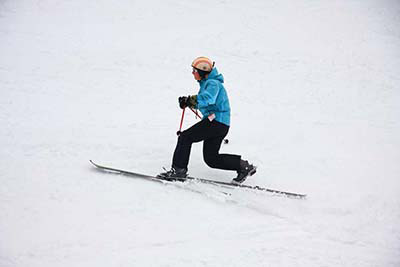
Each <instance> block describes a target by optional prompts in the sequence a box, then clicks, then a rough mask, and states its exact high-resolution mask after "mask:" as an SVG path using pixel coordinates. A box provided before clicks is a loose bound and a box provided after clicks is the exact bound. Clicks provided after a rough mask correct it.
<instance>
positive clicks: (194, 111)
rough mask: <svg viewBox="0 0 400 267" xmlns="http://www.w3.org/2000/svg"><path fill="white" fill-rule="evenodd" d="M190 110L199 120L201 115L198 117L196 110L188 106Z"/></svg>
mask: <svg viewBox="0 0 400 267" xmlns="http://www.w3.org/2000/svg"><path fill="white" fill-rule="evenodd" d="M190 110H191V111H192V112H193V113H194V114H195V115H196V118H199V119H200V120H201V117H200V115H199V113H198V112H197V110H194V109H193V108H190Z"/></svg>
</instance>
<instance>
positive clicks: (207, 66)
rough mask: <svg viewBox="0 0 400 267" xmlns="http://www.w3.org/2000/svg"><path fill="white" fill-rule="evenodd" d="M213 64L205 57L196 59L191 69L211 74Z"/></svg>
mask: <svg viewBox="0 0 400 267" xmlns="http://www.w3.org/2000/svg"><path fill="white" fill-rule="evenodd" d="M214 64H215V62H212V61H211V60H210V59H209V58H206V57H198V58H196V59H195V60H193V62H192V67H193V68H195V69H197V70H201V71H205V72H211V71H212V68H213V67H214Z"/></svg>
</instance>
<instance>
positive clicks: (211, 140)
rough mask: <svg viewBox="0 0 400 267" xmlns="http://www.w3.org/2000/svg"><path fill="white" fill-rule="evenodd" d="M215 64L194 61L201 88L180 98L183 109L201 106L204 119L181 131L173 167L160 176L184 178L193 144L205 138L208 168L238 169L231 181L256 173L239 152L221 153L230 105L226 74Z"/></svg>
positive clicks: (198, 60) (204, 150) (207, 61)
mask: <svg viewBox="0 0 400 267" xmlns="http://www.w3.org/2000/svg"><path fill="white" fill-rule="evenodd" d="M214 65H215V62H213V61H211V60H210V59H209V58H207V57H198V58H196V59H195V60H194V61H193V62H192V68H193V69H192V74H193V76H194V79H195V80H197V81H198V83H199V84H200V90H199V92H198V94H197V95H191V96H190V95H189V96H181V97H179V98H178V101H179V106H180V108H182V109H185V108H186V107H189V108H191V109H199V110H200V112H201V113H202V115H203V119H202V120H201V121H200V122H198V123H196V124H195V125H193V126H192V127H190V128H189V129H187V130H185V131H183V132H181V133H180V135H179V138H178V142H177V144H176V148H175V151H174V155H173V158H172V167H171V170H169V171H166V172H164V173H160V174H159V175H158V176H159V177H162V178H165V179H171V180H185V178H186V177H187V171H188V164H189V157H190V151H191V147H192V144H193V143H197V142H200V141H203V158H204V161H205V163H206V164H207V165H208V166H209V167H211V168H216V169H222V170H231V171H236V172H237V177H236V178H234V179H233V180H232V183H236V184H239V183H242V182H244V181H245V180H246V178H247V177H248V176H251V175H253V174H254V173H255V172H256V167H255V166H253V165H252V164H250V163H249V162H248V161H247V160H243V159H242V158H241V156H240V155H231V154H219V149H220V147H221V144H222V141H223V140H224V138H225V136H226V135H227V134H228V131H229V127H230V105H229V99H228V95H227V92H226V90H225V87H224V85H223V83H224V77H223V76H222V74H220V73H218V70H217V68H216V67H215V66H214Z"/></svg>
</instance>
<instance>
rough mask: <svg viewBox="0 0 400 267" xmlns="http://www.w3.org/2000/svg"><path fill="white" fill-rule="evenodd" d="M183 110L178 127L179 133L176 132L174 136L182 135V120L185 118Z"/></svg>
mask: <svg viewBox="0 0 400 267" xmlns="http://www.w3.org/2000/svg"><path fill="white" fill-rule="evenodd" d="M185 110H186V108H184V109H183V110H182V117H181V125H180V126H179V131H177V132H176V135H180V134H181V133H182V124H183V118H184V117H185Z"/></svg>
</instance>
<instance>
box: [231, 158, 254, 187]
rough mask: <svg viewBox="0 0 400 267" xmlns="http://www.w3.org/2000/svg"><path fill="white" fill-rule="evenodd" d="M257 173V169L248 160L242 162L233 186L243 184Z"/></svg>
mask: <svg viewBox="0 0 400 267" xmlns="http://www.w3.org/2000/svg"><path fill="white" fill-rule="evenodd" d="M256 171H257V167H256V166H253V165H252V164H249V162H248V161H247V160H240V170H239V171H238V172H237V173H238V175H237V177H236V178H234V179H233V180H232V184H241V183H243V182H244V181H245V180H246V179H247V177H249V176H252V175H253V174H255V173H256Z"/></svg>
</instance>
